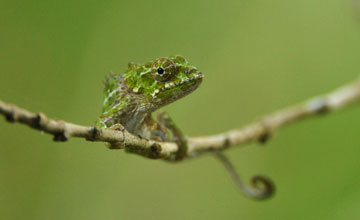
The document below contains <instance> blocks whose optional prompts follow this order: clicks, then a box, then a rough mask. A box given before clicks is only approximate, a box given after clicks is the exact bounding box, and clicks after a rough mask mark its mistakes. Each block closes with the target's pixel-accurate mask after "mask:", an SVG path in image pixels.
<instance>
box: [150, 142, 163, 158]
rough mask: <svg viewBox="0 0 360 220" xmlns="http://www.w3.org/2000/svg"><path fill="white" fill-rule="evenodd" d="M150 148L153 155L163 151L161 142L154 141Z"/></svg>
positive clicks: (155, 155)
mask: <svg viewBox="0 0 360 220" xmlns="http://www.w3.org/2000/svg"><path fill="white" fill-rule="evenodd" d="M150 150H151V155H152V156H153V157H158V155H159V154H160V152H161V146H160V144H158V143H156V142H153V143H152V144H151V146H150Z"/></svg>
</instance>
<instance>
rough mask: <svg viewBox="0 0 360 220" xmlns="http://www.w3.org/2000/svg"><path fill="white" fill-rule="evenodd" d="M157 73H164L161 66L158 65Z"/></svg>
mask: <svg viewBox="0 0 360 220" xmlns="http://www.w3.org/2000/svg"><path fill="white" fill-rule="evenodd" d="M157 73H158V74H160V75H161V74H163V73H164V69H163V68H161V67H159V68H158V69H157Z"/></svg>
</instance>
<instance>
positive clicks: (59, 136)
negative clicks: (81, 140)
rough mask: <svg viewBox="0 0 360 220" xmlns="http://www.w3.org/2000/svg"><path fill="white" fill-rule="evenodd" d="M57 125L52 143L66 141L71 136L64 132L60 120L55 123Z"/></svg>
mask: <svg viewBox="0 0 360 220" xmlns="http://www.w3.org/2000/svg"><path fill="white" fill-rule="evenodd" d="M57 123H58V131H55V132H54V139H53V140H54V141H61V142H64V141H67V140H68V139H69V138H70V137H71V135H70V134H69V132H67V130H66V126H65V122H64V121H62V120H59V121H57Z"/></svg>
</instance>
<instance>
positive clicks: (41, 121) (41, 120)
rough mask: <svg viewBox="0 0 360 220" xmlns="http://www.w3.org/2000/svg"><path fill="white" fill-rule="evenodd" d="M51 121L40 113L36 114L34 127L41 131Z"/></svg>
mask: <svg viewBox="0 0 360 220" xmlns="http://www.w3.org/2000/svg"><path fill="white" fill-rule="evenodd" d="M48 121H49V119H48V118H47V117H46V115H45V114H44V113H42V112H39V113H37V114H36V117H35V118H34V121H33V126H34V128H36V129H40V128H42V127H44V126H45V125H46V124H47V123H48Z"/></svg>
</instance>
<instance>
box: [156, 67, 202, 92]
mask: <svg viewBox="0 0 360 220" xmlns="http://www.w3.org/2000/svg"><path fill="white" fill-rule="evenodd" d="M203 78H204V75H203V74H202V73H201V72H199V73H198V74H197V75H195V76H193V77H191V78H187V79H184V80H181V81H179V82H169V83H168V82H167V83H165V87H163V88H161V89H157V90H155V91H154V93H153V94H152V96H153V97H154V96H156V95H158V94H159V93H161V92H164V91H166V90H170V89H173V88H176V87H179V86H181V85H183V84H186V83H189V82H196V81H198V82H199V83H200V82H201V81H202V79H203ZM199 83H194V84H193V85H192V86H191V87H194V89H195V88H196V87H197V86H198V85H199Z"/></svg>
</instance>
